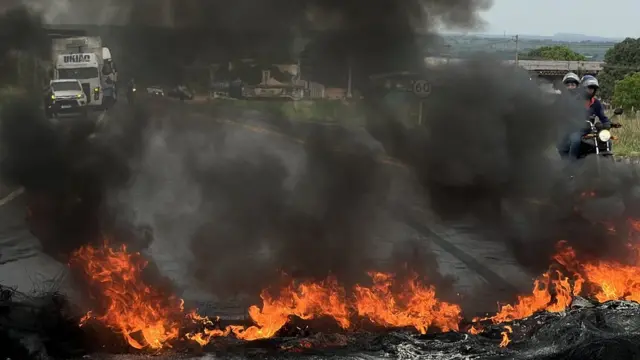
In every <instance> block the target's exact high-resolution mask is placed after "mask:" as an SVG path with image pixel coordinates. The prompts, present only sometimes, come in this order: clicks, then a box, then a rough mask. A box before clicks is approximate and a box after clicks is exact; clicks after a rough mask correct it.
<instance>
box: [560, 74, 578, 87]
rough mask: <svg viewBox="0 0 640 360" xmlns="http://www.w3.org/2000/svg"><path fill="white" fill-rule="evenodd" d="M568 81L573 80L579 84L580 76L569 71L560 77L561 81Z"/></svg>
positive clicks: (564, 82)
mask: <svg viewBox="0 0 640 360" xmlns="http://www.w3.org/2000/svg"><path fill="white" fill-rule="evenodd" d="M569 82H574V83H576V85H580V77H579V76H578V75H577V74H576V73H572V72H569V73H567V74H566V75H565V76H564V77H563V78H562V83H563V84H565V85H566V84H567V83H569Z"/></svg>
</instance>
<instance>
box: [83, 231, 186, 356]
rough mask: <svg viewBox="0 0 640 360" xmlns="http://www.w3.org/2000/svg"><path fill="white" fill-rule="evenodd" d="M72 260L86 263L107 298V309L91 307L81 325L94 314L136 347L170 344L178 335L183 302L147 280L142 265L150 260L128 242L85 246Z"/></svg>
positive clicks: (89, 272) (93, 279)
mask: <svg viewBox="0 0 640 360" xmlns="http://www.w3.org/2000/svg"><path fill="white" fill-rule="evenodd" d="M72 263H78V264H80V265H81V266H82V269H83V271H84V273H85V274H86V275H87V276H88V277H89V279H90V282H91V283H92V285H94V286H95V287H96V288H97V290H98V292H99V293H100V294H99V295H100V299H104V300H105V301H106V304H105V309H104V310H103V311H95V310H94V311H90V312H89V313H87V315H85V317H84V318H83V319H82V322H81V325H82V324H84V323H85V322H86V321H87V320H89V319H90V318H94V319H96V320H99V321H101V322H102V323H104V324H105V325H106V326H108V327H109V328H111V329H113V330H114V331H116V332H118V333H120V334H122V336H123V337H124V338H125V340H126V341H127V343H129V345H131V346H132V347H134V348H136V349H144V348H151V349H161V348H163V347H170V344H169V341H170V340H173V339H176V338H178V335H179V330H180V323H179V321H177V319H176V315H180V314H181V313H182V312H183V303H182V301H181V300H180V299H176V298H174V297H169V298H167V297H166V296H163V295H162V294H160V293H159V292H157V291H156V290H155V289H153V288H151V287H148V286H146V285H145V284H144V282H143V281H142V280H141V278H142V269H144V267H145V266H146V264H147V263H146V261H144V260H143V259H142V258H141V257H140V254H139V253H134V254H130V253H128V252H127V249H126V247H125V246H124V245H123V246H122V247H121V248H119V249H115V250H114V249H111V248H110V247H108V246H107V245H106V244H105V246H103V247H101V248H93V247H90V246H84V247H82V248H80V249H79V250H77V251H76V252H75V253H74V256H73V258H72Z"/></svg>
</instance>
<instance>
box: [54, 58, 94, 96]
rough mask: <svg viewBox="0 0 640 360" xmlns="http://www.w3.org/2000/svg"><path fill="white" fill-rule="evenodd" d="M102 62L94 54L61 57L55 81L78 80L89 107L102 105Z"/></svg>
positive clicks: (57, 62) (55, 72)
mask: <svg viewBox="0 0 640 360" xmlns="http://www.w3.org/2000/svg"><path fill="white" fill-rule="evenodd" d="M99 69H100V61H99V58H98V56H97V55H96V54H94V53H78V54H65V55H59V56H58V58H57V61H56V64H55V68H54V80H78V81H80V84H81V86H82V90H83V92H84V94H85V95H86V97H87V105H88V106H101V105H102V96H103V93H102V81H101V79H102V77H101V76H100V71H99Z"/></svg>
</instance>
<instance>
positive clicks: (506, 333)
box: [500, 325, 513, 348]
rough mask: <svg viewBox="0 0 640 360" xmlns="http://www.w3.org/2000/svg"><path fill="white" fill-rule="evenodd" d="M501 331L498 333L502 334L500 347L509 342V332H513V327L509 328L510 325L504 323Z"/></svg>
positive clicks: (505, 345)
mask: <svg viewBox="0 0 640 360" xmlns="http://www.w3.org/2000/svg"><path fill="white" fill-rule="evenodd" d="M504 330H505V331H503V332H501V333H500V335H502V341H501V342H500V347H502V348H503V347H507V345H509V343H510V342H511V339H509V334H511V333H512V332H513V329H512V328H511V326H509V325H506V326H505V327H504Z"/></svg>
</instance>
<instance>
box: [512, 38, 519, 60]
mask: <svg viewBox="0 0 640 360" xmlns="http://www.w3.org/2000/svg"><path fill="white" fill-rule="evenodd" d="M513 40H514V41H515V42H516V66H518V60H519V59H518V56H519V52H520V42H519V38H518V35H516V36H514V37H513Z"/></svg>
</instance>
